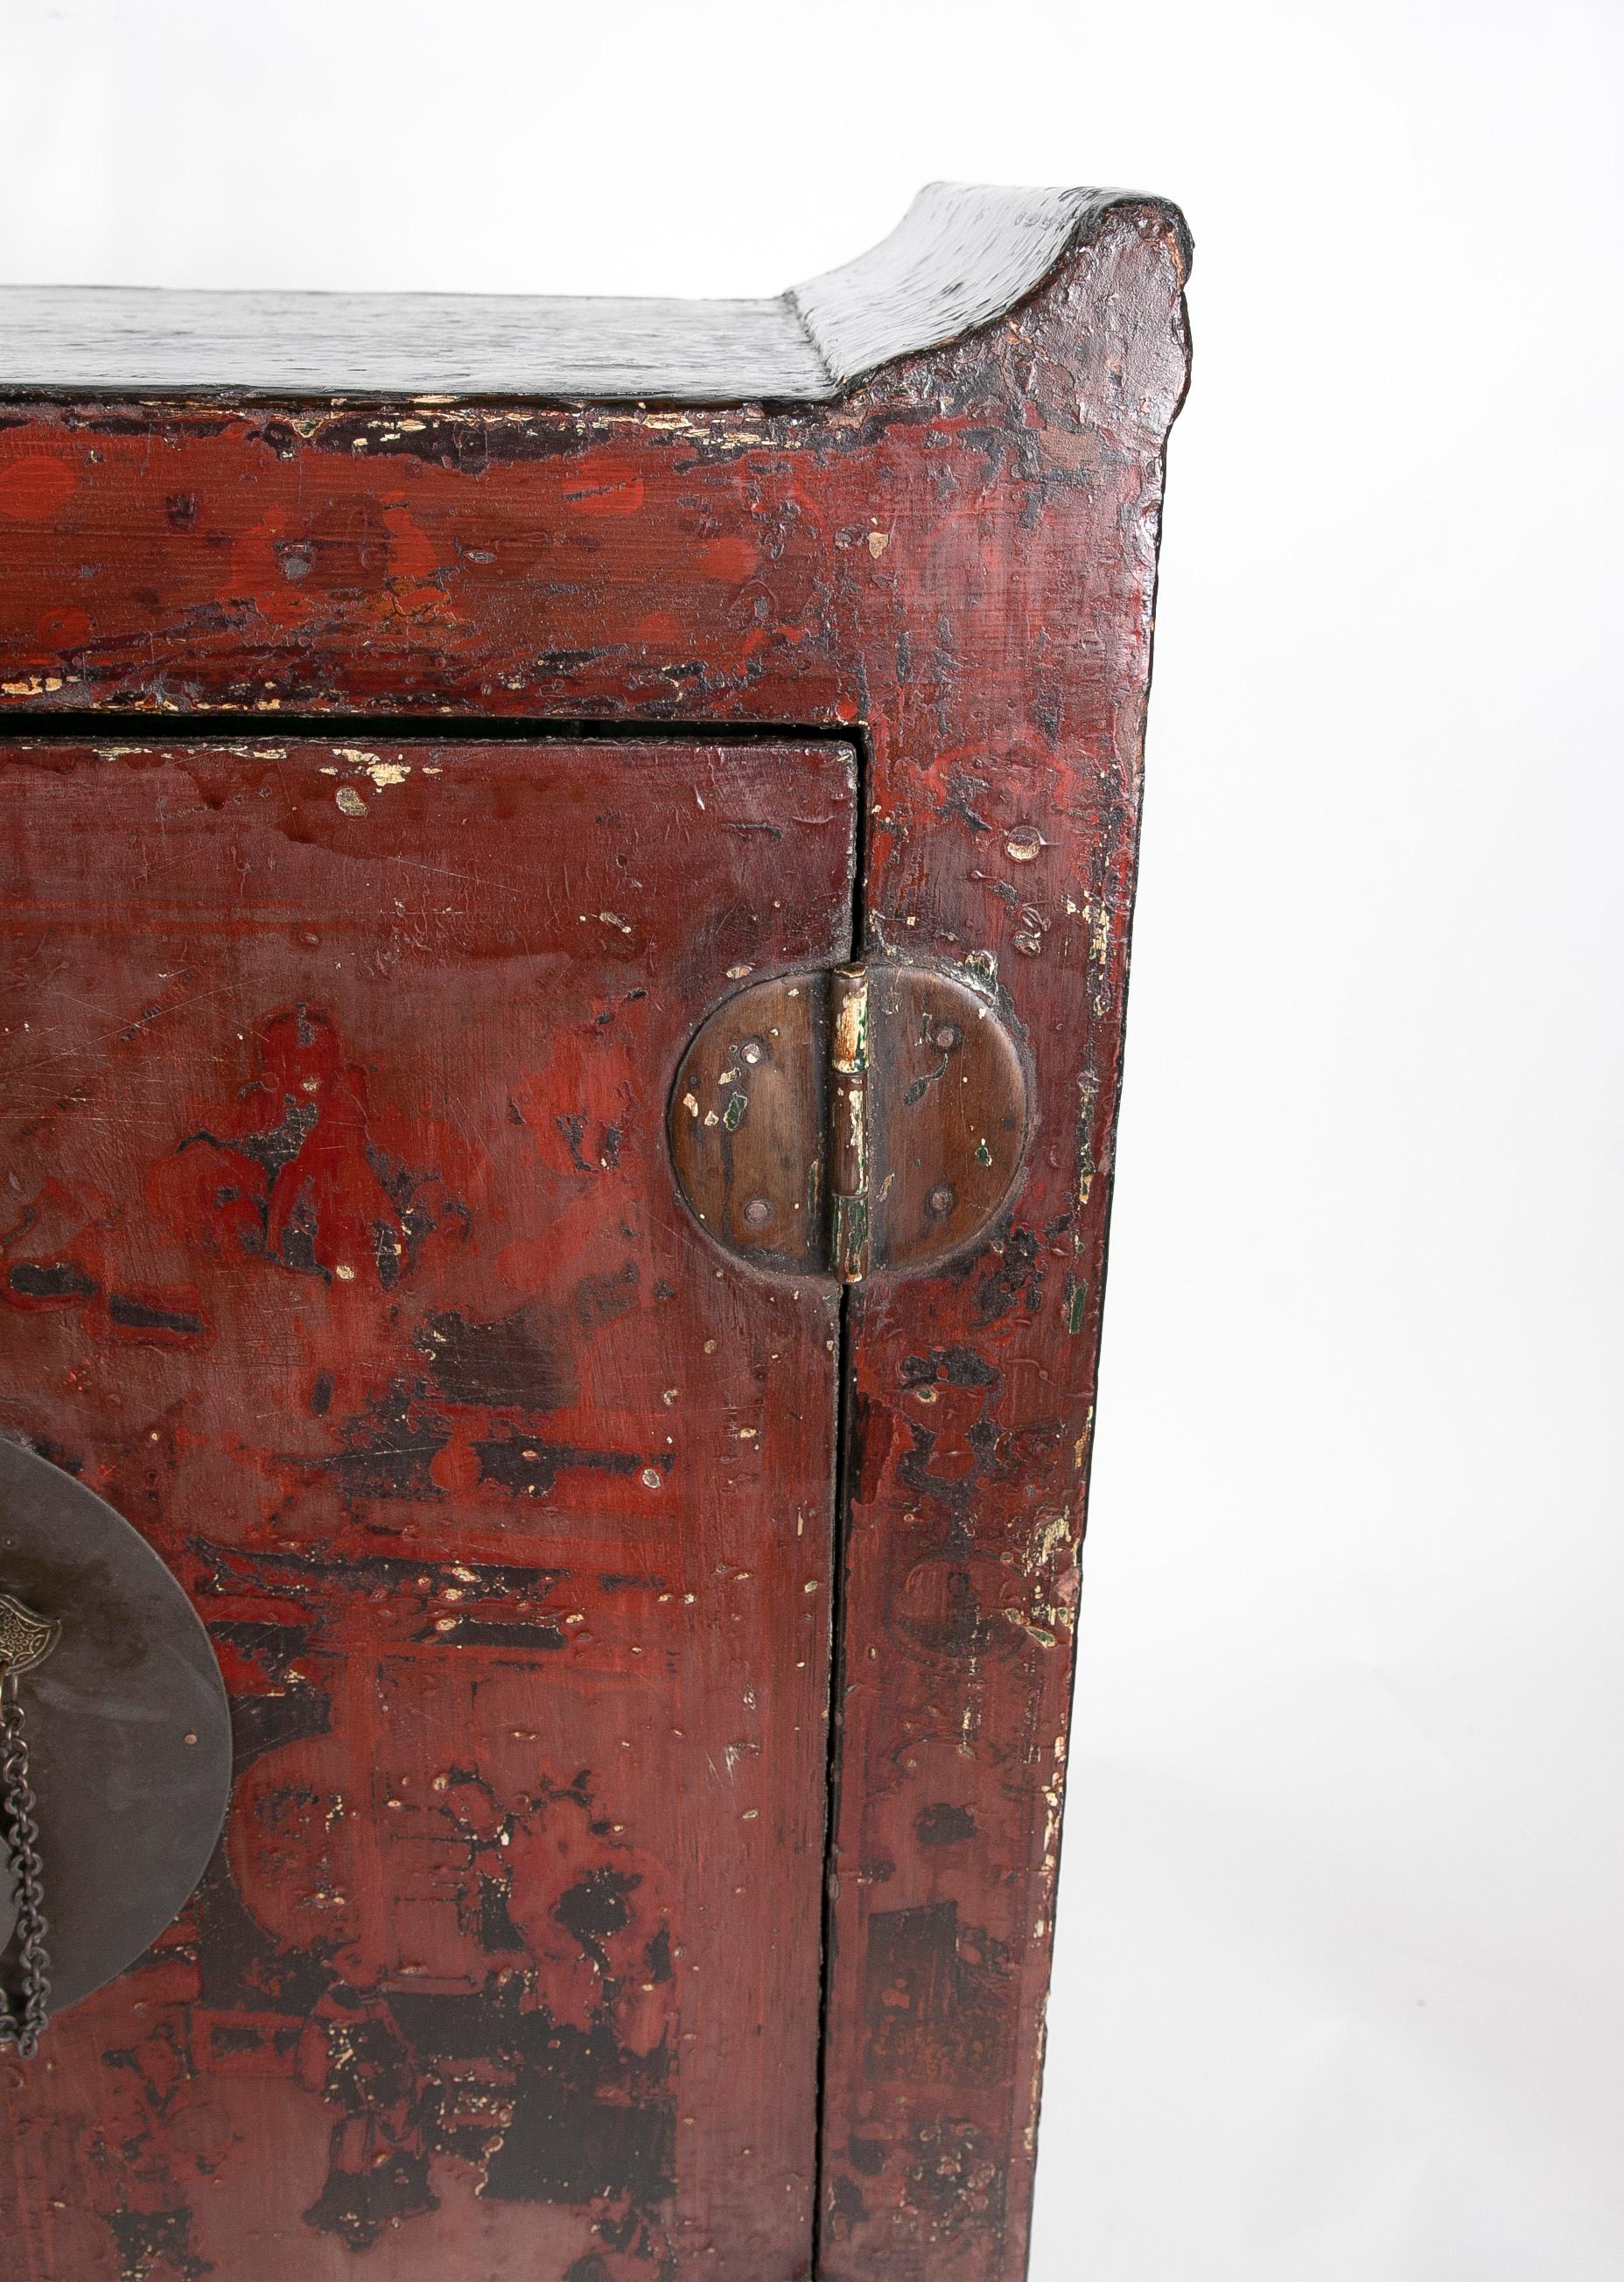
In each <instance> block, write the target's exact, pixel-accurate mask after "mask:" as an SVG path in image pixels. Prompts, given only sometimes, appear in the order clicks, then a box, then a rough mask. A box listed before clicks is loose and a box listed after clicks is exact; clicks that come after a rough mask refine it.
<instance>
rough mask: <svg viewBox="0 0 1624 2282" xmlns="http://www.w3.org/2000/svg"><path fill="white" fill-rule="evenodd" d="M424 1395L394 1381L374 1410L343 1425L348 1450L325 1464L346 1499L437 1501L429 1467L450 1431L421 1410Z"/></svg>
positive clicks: (402, 1381)
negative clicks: (425, 1499) (421, 1499)
mask: <svg viewBox="0 0 1624 2282" xmlns="http://www.w3.org/2000/svg"><path fill="white" fill-rule="evenodd" d="M423 1392H424V1390H423V1387H422V1386H421V1385H413V1384H412V1383H411V1382H409V1381H408V1380H406V1379H399V1378H398V1379H395V1380H393V1381H392V1383H391V1385H389V1386H388V1387H386V1388H385V1391H384V1393H382V1394H380V1395H379V1396H378V1398H377V1401H376V1402H375V1403H373V1405H372V1406H371V1408H370V1409H369V1410H363V1411H361V1412H360V1413H359V1414H358V1415H357V1416H356V1417H354V1418H347V1419H346V1421H345V1422H344V1424H343V1426H342V1428H341V1429H340V1432H341V1433H342V1435H343V1438H344V1445H345V1447H344V1448H343V1449H342V1450H341V1451H340V1452H339V1454H338V1456H337V1457H336V1458H329V1459H327V1460H325V1461H324V1463H325V1466H326V1470H327V1471H328V1472H329V1473H330V1474H331V1475H332V1476H333V1478H334V1479H335V1480H336V1481H337V1482H338V1485H339V1486H340V1488H341V1489H342V1490H343V1492H344V1494H345V1495H346V1497H353V1498H433V1497H439V1494H440V1492H439V1488H438V1487H437V1486H436V1485H435V1482H434V1479H433V1476H432V1475H431V1472H430V1468H431V1466H432V1465H433V1463H434V1461H435V1459H436V1458H437V1457H438V1456H439V1454H440V1452H441V1451H442V1450H443V1449H444V1448H445V1447H446V1445H447V1442H449V1441H450V1440H451V1430H450V1428H449V1427H448V1426H447V1425H446V1424H444V1423H443V1421H442V1420H440V1419H439V1418H437V1417H435V1416H434V1414H433V1412H432V1411H431V1410H427V1409H424V1407H423Z"/></svg>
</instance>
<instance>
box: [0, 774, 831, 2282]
mask: <svg viewBox="0 0 1624 2282" xmlns="http://www.w3.org/2000/svg"><path fill="white" fill-rule="evenodd" d="M853 772H854V760H853V756H852V754H851V750H850V749H848V748H846V747H844V746H843V745H841V744H838V743H835V742H832V741H830V742H824V743H817V742H809V743H805V744H799V745H791V744H789V743H779V744H773V743H765V742H749V743H736V744H731V745H729V744H714V743H712V744H704V743H697V742H687V741H677V740H675V739H669V738H668V739H661V740H659V741H646V742H638V741H628V740H607V739H605V740H585V739H582V740H579V741H576V740H565V739H563V738H554V737H548V738H546V739H525V740H523V741H520V740H517V739H514V740H507V739H503V740H495V739H493V740H488V741H484V740H482V741H462V742H450V741H447V742H444V743H432V742H424V741H410V742H405V743H401V744H398V745H396V744H391V743H387V742H385V743H375V742H372V741H367V742H366V743H365V744H364V746H363V745H361V744H355V745H336V744H335V745H316V744H314V743H308V742H305V741H290V742H279V741H268V740H266V741H255V742H253V743H245V744H243V745H240V746H237V745H232V746H227V745H225V744H223V743H221V744H218V745H214V744H204V743H198V742H184V743H175V744H169V745H166V744H162V743H159V742H157V741H128V740H126V741H120V742H119V743H117V744H109V745H106V746H104V747H98V748H92V747H89V746H85V745H77V744H66V743H60V742H50V741H41V742H33V743H12V744H11V745H8V746H3V747H0V818H3V824H0V849H3V850H4V910H3V923H4V969H3V974H4V1011H3V1015H0V1020H3V1021H4V1033H3V1037H0V1045H3V1048H4V1083H3V1091H0V1127H3V1130H4V1156H3V1161H4V1212H3V1214H0V1222H3V1225H0V1347H3V1353H0V1431H3V1432H5V1433H7V1434H9V1435H11V1436H12V1437H14V1438H17V1439H20V1440H26V1441H27V1442H28V1443H30V1444H32V1445H33V1447H34V1448H35V1449H37V1450H39V1451H41V1452H43V1454H44V1455H47V1456H49V1457H51V1459H53V1460H54V1461H55V1462H56V1463H57V1464H58V1465H59V1466H62V1467H65V1468H66V1469H68V1470H69V1471H73V1472H74V1473H76V1474H77V1475H79V1476H80V1478H81V1479H82V1480H83V1481H84V1482H86V1483H87V1484H89V1485H90V1486H93V1487H94V1488H95V1489H97V1491H99V1492H100V1493H101V1494H102V1495H103V1496H104V1497H105V1498H106V1499H107V1500H108V1501H109V1502H111V1503H112V1504H113V1506H114V1507H116V1508H117V1509H118V1510H120V1512H122V1513H123V1514H124V1515H126V1516H127V1517H128V1518H129V1519H130V1521H131V1522H132V1523H134V1524H135V1525H136V1527H137V1528H138V1529H139V1530H140V1531H141V1532H142V1533H144V1535H145V1536H146V1538H147V1539H148V1540H149V1541H150V1542H151V1543H152V1545H153V1546H154V1547H155V1548H157V1550H158V1551H159V1552H160V1553H161V1554H162V1556H164V1558H165V1559H166V1560H167V1562H168V1563H169V1564H170V1565H171V1567H172V1568H173V1569H174V1570H175V1572H176V1573H177V1574H178V1576H179V1578H180V1580H181V1581H182V1583H183V1586H184V1587H186V1589H187V1591H188V1592H189V1593H190V1595H191V1596H192V1598H193V1601H194V1603H195V1605H196V1606H197V1607H198V1610H199V1611H200V1612H201V1613H202V1615H203V1616H204V1618H205V1619H206V1624H207V1626H208V1629H209V1632H210V1634H211V1636H212V1639H213V1641H214V1645H215V1648H216V1649H217V1651H218V1654H219V1656H220V1658H221V1663H222V1665H223V1666H224V1668H225V1672H226V1677H227V1680H228V1684H229V1688H230V1692H231V1696H232V1699H233V1715H234V1723H235V1735H236V1751H237V1781H236V1789H235V1793H234V1797H233V1801H232V1805H231V1810H230V1812H229V1818H228V1821H227V1827H226V1836H225V1838H224V1841H223V1843H222V1845H221V1850H220V1851H219V1852H218V1853H217V1855H216V1857H215V1859H214V1863H213V1865H212V1867H211V1869H210V1871H209V1873H208V1874H207V1875H206V1879H205V1882H204V1883H203V1886H202V1887H201V1888H200V1890H199V1891H198V1894H197V1896H196V1897H195V1898H194V1900H193V1902H192V1904H191V1905H190V1907H189V1909H188V1911H187V1912H186V1913H184V1914H183V1917H182V1918H181V1919H180V1920H179V1921H177V1922H176V1924H175V1926H174V1927H173V1928H172V1929H171V1931H170V1932H169V1934H168V1935H167V1936H166V1937H164V1938H163V1939H162V1940H161V1941H160V1942H159V1944H157V1946H156V1947H155V1948H154V1950H152V1952H149V1954H148V1956H147V1958H146V1959H145V1960H144V1961H143V1962H142V1963H141V1964H140V1965H139V1966H138V1967H136V1968H135V1969H134V1970H133V1971H131V1972H130V1973H129V1974H128V1975H125V1976H124V1977H123V1978H121V1979H120V1980H119V1981H117V1982H115V1983H112V1984H111V1985H110V1986H108V1987H107V1988H105V1989H104V1990H103V1991H101V1992H100V1993H99V1994H98V1995H97V1996H95V1997H92V1998H90V1999H87V2000H86V2002H85V2003H83V2004H82V2005H81V2006H76V2007H74V2009H72V2010H70V2011H69V2012H67V2013H66V2014H63V2015H62V2016H61V2017H60V2018H59V2019H58V2021H57V2022H55V2023H53V2025H52V2027H51V2030H50V2031H49V2034H48V2039H47V2044H46V2046H45V2048H44V2051H43V2054H42V2057H41V2060H40V2061H38V2062H36V2063H35V2066H34V2068H33V2069H31V2070H29V2071H28V2072H27V2075H26V2076H25V2075H24V2072H23V2071H21V2070H20V2069H16V2068H14V2067H11V2068H7V2069H4V2070H0V2075H3V2076H4V2080H5V2091H6V2098H7V2103H8V2106H9V2108H10V2113H11V2119H12V2126H11V2138H10V2154H9V2157H8V2158H7V2159H6V2161H5V2162H4V2163H0V2200H4V2203H5V2204H6V2205H7V2206H9V2211H8V2216H7V2219H6V2224H7V2227H8V2231H9V2232H10V2236H11V2239H12V2244H13V2251H14V2254H15V2253H16V2252H17V2247H18V2246H19V2244H20V2265H19V2273H20V2274H22V2275H26V2276H27V2277H29V2278H33V2282H38V2278H51V2282H63V2278H66V2277H69V2276H71V2277H73V2278H74V2282H120V2278H127V2277H131V2276H143V2277H144V2276H148V2275H153V2276H159V2277H169V2276H175V2277H184V2278H190V2277H194V2276H202V2275H205V2274H208V2273H217V2274H220V2275H221V2276H231V2277H235V2278H239V2282H294V2278H297V2282H323V2278H332V2282H338V2278H340V2277H342V2278H344V2282H354V2277H355V2276H356V2275H357V2273H361V2274H364V2275H365V2276H366V2277H368V2278H369V2282H430V2278H435V2282H440V2278H452V2277H467V2278H470V2282H475V2278H478V2282H498V2278H507V2277H515V2278H517V2277H521V2276H522V2277H524V2278H526V2282H538V2278H539V2282H564V2278H568V2282H633V2278H634V2282H658V2278H661V2277H669V2276H673V2275H677V2274H688V2273H692V2274H695V2275H700V2274H703V2275H705V2276H707V2277H711V2278H715V2282H735V2278H736V2282H789V2278H791V2277H793V2276H796V2275H798V2274H802V2273H804V2271H805V2270H807V2266H808V2263H809V2256H810V2244H811V2234H812V2201H813V2193H814V2173H815V2144H814V2140H815V2123H816V2115H815V2108H816V2092H817V2073H818V2038H819V1981H820V1887H821V1876H820V1860H821V1854H822V1848H823V1843H824V1816H825V1802H826V1789H827V1785H826V1774H827V1741H828V1728H827V1713H828V1692H829V1680H828V1621H829V1603H830V1599H831V1581H832V1580H831V1549H830V1548H831V1506H832V1482H833V1471H834V1463H835V1415H836V1407H837V1406H836V1393H837V1384H836V1382H837V1366H838V1356H837V1341H838V1326H837V1301H836V1299H835V1292H834V1286H833V1285H831V1284H830V1283H829V1282H828V1280H826V1279H811V1280H808V1281H806V1282H805V1283H804V1284H802V1285H797V1284H796V1281H795V1280H794V1278H793V1277H785V1276H768V1275H763V1274H758V1273H756V1272H754V1271H752V1270H751V1269H750V1268H749V1267H747V1266H742V1265H740V1264H739V1263H737V1262H733V1261H728V1262H724V1260H723V1258H722V1256H721V1255H720V1254H719V1253H718V1252H717V1251H716V1250H715V1249H714V1247H713V1246H711V1242H710V1240H709V1238H707V1236H706V1235H705V1233H704V1231H703V1230H702V1229H701V1228H700V1227H699V1226H698V1225H697V1224H696V1222H695V1221H694V1220H693V1219H692V1218H691V1217H690V1216H689V1215H688V1213H687V1211H686V1209H685V1207H683V1206H682V1205H681V1204H680V1201H679V1200H678V1198H677V1195H676V1192H675V1190H674V1188H673V1184H672V1178H671V1175H670V1170H669V1167H668V1163H667V1160H666V1157H665V1150H664V1109H665V1099H666V1092H667V1089H668V1087H669V1084H670V1082H671V1078H672V1073H673V1071H674V1070H675V1068H676V1067H677V1065H678V1063H679V1061H680V1058H681V1055H682V1053H683V1051H684V1049H685V1047H686V1046H687V1044H688V1040H689V1038H690V1037H691V1036H692V1034H693V1033H694V1031H695V1029H696V1028H697V1027H698V1025H699V1024H700V1022H701V1021H703V1018H704V1016H705V1014H706V1013H707V1012H708V1011H709V1010H710V1009H711V1007H713V1006H714V1005H716V1004H717V1003H718V1002H719V1001H720V1000H721V999H723V998H725V997H727V995H728V994H729V993H731V992H733V991H735V990H738V989H739V988H740V987H741V985H742V983H743V982H744V981H745V979H746V978H747V977H752V978H759V977H761V976H763V975H766V974H772V973H773V972H775V971H779V970H782V969H786V968H789V967H799V966H821V965H824V964H827V963H828V962H829V961H830V960H832V959H839V958H841V957H842V956H843V955H844V954H845V953H846V952H847V951H848V950H849V948H850V928H851V901H852V867H853V851H854V775H853ZM107 1685H108V1687H109V1688H110V1689H113V1688H117V1685H118V1679H117V1673H116V1672H109V1673H108V1676H107ZM107 1874H109V1875H116V1874H117V1870H116V1865H115V1864H109V1865H108V1866H107ZM357 2253H365V2254H366V2255H365V2257H364V2258H363V2259H362V2260H361V2263H360V2264H359V2265H358V2264H357V2263H356V2254H357Z"/></svg>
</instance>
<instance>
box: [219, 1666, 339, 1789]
mask: <svg viewBox="0 0 1624 2282" xmlns="http://www.w3.org/2000/svg"><path fill="white" fill-rule="evenodd" d="M332 1724H333V1720H332V1702H331V1699H330V1696H328V1694H327V1692H326V1690H325V1689H324V1688H289V1689H288V1690H287V1691H286V1692H285V1693H284V1694H283V1695H281V1696H233V1697H232V1698H231V1764H232V1766H234V1767H235V1768H236V1770H237V1774H239V1775H240V1774H241V1773H242V1772H243V1769H244V1768H245V1767H247V1766H253V1762H254V1760H255V1759H262V1758H264V1757H265V1754H266V1753H267V1751H280V1750H284V1749H285V1748H286V1747H287V1745H288V1744H289V1743H304V1742H306V1741H307V1738H308V1737H310V1736H312V1735H330V1734H331V1733H332Z"/></svg>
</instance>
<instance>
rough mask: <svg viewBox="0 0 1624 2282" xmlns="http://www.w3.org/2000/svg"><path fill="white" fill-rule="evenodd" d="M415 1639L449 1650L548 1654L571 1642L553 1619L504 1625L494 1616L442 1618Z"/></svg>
mask: <svg viewBox="0 0 1624 2282" xmlns="http://www.w3.org/2000/svg"><path fill="white" fill-rule="evenodd" d="M412 1637H413V1639H414V1640H420V1641H427V1640H431V1641H439V1642H443V1643H444V1644H446V1645H447V1647H459V1646H460V1647H464V1648H517V1649H540V1650H542V1651H545V1650H547V1649H558V1648H567V1647H568V1646H569V1642H568V1641H567V1640H566V1639H565V1637H564V1635H563V1633H562V1632H561V1631H560V1630H559V1628H558V1626H556V1624H555V1623H554V1622H553V1621H552V1619H551V1618H550V1617H541V1618H537V1620H536V1621H535V1622H534V1623H533V1624H528V1625H524V1624H509V1623H504V1622H503V1621H502V1620H501V1619H500V1618H494V1617H472V1616H462V1615H458V1616H452V1617H446V1616H439V1617H435V1618H433V1619H432V1620H431V1622H430V1623H428V1624H425V1625H424V1626H423V1628H422V1630H421V1631H420V1632H416V1633H414V1634H413V1635H412Z"/></svg>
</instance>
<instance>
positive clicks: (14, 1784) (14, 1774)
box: [0, 1671, 51, 2061]
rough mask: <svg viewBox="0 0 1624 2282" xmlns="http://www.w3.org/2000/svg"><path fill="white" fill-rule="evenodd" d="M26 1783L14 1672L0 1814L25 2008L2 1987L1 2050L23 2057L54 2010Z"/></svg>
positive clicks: (7, 1681) (3, 1741)
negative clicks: (11, 2047) (8, 1854)
mask: <svg viewBox="0 0 1624 2282" xmlns="http://www.w3.org/2000/svg"><path fill="white" fill-rule="evenodd" d="M34 1807H35V1799H34V1793H33V1790H32V1789H30V1787H29V1783H28V1740H27V1735H25V1733H24V1732H23V1708H22V1698H21V1696H19V1693H18V1688H17V1674H16V1673H15V1672H10V1671H8V1672H4V1673H0V1815H3V1816H4V1837H5V1840H6V1843H7V1844H8V1845H9V1847H10V1850H11V1856H12V1879H13V1883H14V1889H15V1893H16V1898H17V1940H18V1947H19V1958H20V1962H21V1966H22V2009H21V2011H20V2012H19V2011H18V2010H17V2009H16V2007H15V2006H14V2005H13V2003H12V1999H11V1995H10V1993H9V1991H6V1990H4V1989H0V2049H4V2046H5V2045H16V2047H17V2050H18V2053H19V2055H20V2057H21V2058H22V2059H24V2060H25V2061H31V2060H32V2059H33V2058H34V2055H35V2053H37V2052H38V2050H39V2045H40V2036H41V2032H42V2031H43V2029H44V2026H45V2018H46V2014H48V2013H49V2011H50V2009H51V1953H50V1952H49V1951H48V1950H47V1949H46V1946H45V1936H46V1933H47V1932H48V1931H49V1926H48V1923H47V1921H46V1917H45V1887H44V1879H43V1865H42V1863H41V1861H40V1832H39V1825H38V1823H37V1822H36V1821H35V1814H34Z"/></svg>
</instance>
